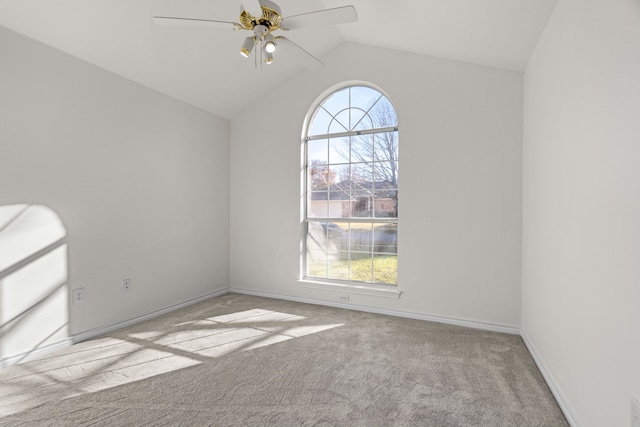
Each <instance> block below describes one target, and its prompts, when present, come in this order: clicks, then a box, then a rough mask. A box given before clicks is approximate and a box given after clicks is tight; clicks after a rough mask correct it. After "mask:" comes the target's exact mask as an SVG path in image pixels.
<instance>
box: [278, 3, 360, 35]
mask: <svg viewBox="0 0 640 427" xmlns="http://www.w3.org/2000/svg"><path fill="white" fill-rule="evenodd" d="M357 20H358V12H356V8H355V7H353V6H342V7H336V8H333V9H324V10H318V11H315V12H307V13H301V14H300V15H293V16H288V17H286V18H283V19H282V24H281V25H280V26H281V28H283V29H287V30H297V29H300V28H307V27H318V26H321V25H335V24H348V23H350V22H356V21H357Z"/></svg>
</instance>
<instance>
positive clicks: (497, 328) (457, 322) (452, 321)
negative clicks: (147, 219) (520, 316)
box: [229, 287, 520, 335]
mask: <svg viewBox="0 0 640 427" xmlns="http://www.w3.org/2000/svg"><path fill="white" fill-rule="evenodd" d="M229 292H235V293H237V294H245V295H254V296H258V297H265V298H275V299H282V300H287V301H295V302H302V303H306V304H315V305H324V306H328V307H337V308H347V309H350V310H357V311H364V312H367V313H375V314H385V315H388V316H395V317H404V318H407V319H415V320H425V321H427V322H436V323H444V324H447V325H454V326H463V327H466V328H473V329H480V330H483V331H490V332H501V333H505V334H511V335H520V329H518V328H514V327H511V326H504V325H494V324H491V323H484V322H476V321H473V320H466V319H456V318H452V317H442V316H431V315H427V314H419V313H411V312H406V311H398V310H387V309H382V308H373V307H366V306H361V305H356V304H345V303H340V302H333V301H324V300H317V299H311V298H299V297H292V296H288V295H279V294H273V293H270V292H259V291H253V290H251V289H244V288H235V287H232V288H230V289H229Z"/></svg>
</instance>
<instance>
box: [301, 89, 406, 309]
mask: <svg viewBox="0 0 640 427" xmlns="http://www.w3.org/2000/svg"><path fill="white" fill-rule="evenodd" d="M357 86H363V87H368V88H370V89H373V90H375V91H377V92H378V93H379V94H380V95H381V96H384V97H385V98H386V100H387V101H389V103H390V102H391V101H390V100H389V97H388V96H387V95H386V94H385V93H384V92H383V91H382V90H380V89H379V88H377V87H375V86H372V85H369V84H363V83H360V82H357V83H349V84H344V85H340V86H338V87H335V88H333V89H332V90H330V91H327V92H325V93H324V94H323V95H322V96H320V97H319V98H318V100H317V102H316V103H314V105H313V106H312V108H311V109H310V112H309V114H308V116H307V119H306V120H305V126H304V132H303V138H302V155H301V157H302V170H301V177H302V180H301V189H302V197H301V205H302V206H301V225H302V232H301V235H302V236H301V237H302V238H301V263H300V272H301V273H300V280H299V281H300V284H301V285H302V286H304V287H310V288H320V289H327V288H329V289H333V290H337V291H345V292H348V293H356V294H366V295H376V296H384V297H389V298H399V297H400V294H401V292H400V290H399V288H398V286H399V283H398V280H397V278H396V283H395V284H383V283H373V282H365V281H356V280H353V281H352V280H340V279H334V278H320V277H315V276H307V245H306V242H307V234H308V224H309V223H310V222H326V223H333V222H348V223H350V224H351V223H366V224H390V223H391V224H399V219H398V217H397V216H396V217H392V218H384V217H374V216H371V217H362V218H359V217H347V218H345V217H336V218H333V217H321V218H316V217H313V218H310V217H308V203H309V194H308V191H309V190H308V188H309V187H308V182H307V180H308V149H307V147H308V142H309V141H312V140H317V139H331V138H348V137H352V136H359V135H368V134H381V133H385V132H398V128H399V127H398V125H397V124H396V125H394V126H389V127H382V128H375V129H365V130H351V131H346V132H336V133H328V134H323V135H309V132H310V126H311V124H312V121H313V118H314V113H315V112H316V111H317V109H318V108H319V107H320V106H321V105H322V104H323V103H324V101H325V100H327V99H329V98H330V97H331V96H333V95H334V94H336V93H337V92H339V91H342V90H345V89H348V88H352V87H357ZM392 107H393V106H392ZM347 108H352V105H351V101H349V105H348V106H347ZM368 114H369V111H367V112H366V114H365V117H367V116H368ZM394 114H396V113H395V108H394ZM333 117H334V118H335V117H336V116H333ZM395 161H398V159H397V158H396V159H395ZM349 163H350V164H353V163H354V162H353V161H350V162H349ZM348 247H349V249H348V251H349V252H350V251H351V249H350V245H348ZM375 254H376V252H375V251H374V250H373V249H372V256H374V255H375ZM395 255H396V256H397V252H396V254H395ZM373 268H374V266H373V265H372V271H373ZM372 276H373V275H372ZM374 277H375V276H374ZM374 280H375V279H374ZM342 301H343V302H344V300H342Z"/></svg>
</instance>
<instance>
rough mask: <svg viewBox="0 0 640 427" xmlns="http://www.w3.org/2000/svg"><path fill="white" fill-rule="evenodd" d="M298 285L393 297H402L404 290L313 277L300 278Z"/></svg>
mask: <svg viewBox="0 0 640 427" xmlns="http://www.w3.org/2000/svg"><path fill="white" fill-rule="evenodd" d="M298 285H299V286H302V287H304V288H311V289H324V290H330V291H339V292H348V293H350V294H359V295H369V296H375V297H383V298H392V299H400V295H401V294H402V291H400V290H398V289H397V288H390V287H388V286H378V285H366V284H362V285H360V284H353V283H338V282H323V281H321V280H313V279H300V280H298Z"/></svg>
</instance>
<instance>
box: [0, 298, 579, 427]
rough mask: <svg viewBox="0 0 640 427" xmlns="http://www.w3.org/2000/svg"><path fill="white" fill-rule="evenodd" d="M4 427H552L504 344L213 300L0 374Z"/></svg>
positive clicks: (526, 359)
mask: <svg viewBox="0 0 640 427" xmlns="http://www.w3.org/2000/svg"><path fill="white" fill-rule="evenodd" d="M0 396H1V398H0V402H1V403H0V425H6V426H40V425H54V426H73V425H82V426H146V425H149V426H165V425H166V426H176V425H189V426H206V425H214V426H236V425H243V426H244V425H251V426H252V425H277V426H290V425H291V426H302V425H305V426H306V425H314V426H394V425H395V426H565V425H567V423H566V421H565V419H564V417H563V416H562V413H561V411H560V409H559V408H558V406H557V404H556V402H555V401H554V399H553V396H552V395H551V393H550V392H549V390H548V388H547V386H546V384H545V383H544V381H543V379H542V377H541V375H540V373H539V372H538V370H537V368H536V366H535V364H534V362H533V360H532V359H531V357H530V355H529V354H528V352H527V350H526V348H525V346H524V344H523V343H522V340H521V339H520V337H518V336H513V335H506V334H499V333H493V332H484V331H478V330H473V329H467V328H462V327H456V326H448V325H442V324H436V323H429V322H423V321H418V320H409V319H402V318H395V317H389V316H382V315H376V314H369V313H363V312H357V311H351V310H342V309H336V308H329V307H322V306H315V305H309V304H300V303H295V302H288V301H281V300H275V299H267V298H258V297H253V296H247V295H237V294H226V295H223V296H221V297H217V298H213V299H210V300H208V301H205V302H202V303H199V304H196V305H193V306H190V307H187V308H185V309H182V310H179V311H176V312H173V313H171V314H168V315H165V316H163V317H160V318H157V319H154V320H151V321H148V322H144V323H140V324H138V325H135V326H134V327H130V328H127V329H123V330H121V331H118V332H116V333H113V334H110V335H108V336H105V337H102V338H99V339H95V340H91V341H87V342H84V343H80V344H77V345H75V346H73V347H70V348H68V349H65V350H63V351H60V352H57V353H55V354H52V355H48V356H46V357H44V358H41V359H39V360H35V361H31V362H27V363H23V364H21V365H15V366H12V367H9V368H6V369H4V370H1V371H0Z"/></svg>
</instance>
